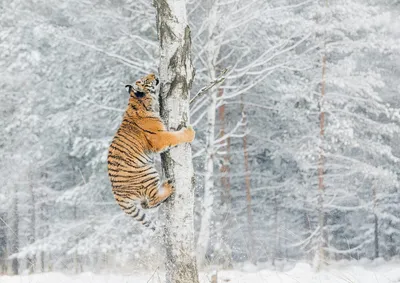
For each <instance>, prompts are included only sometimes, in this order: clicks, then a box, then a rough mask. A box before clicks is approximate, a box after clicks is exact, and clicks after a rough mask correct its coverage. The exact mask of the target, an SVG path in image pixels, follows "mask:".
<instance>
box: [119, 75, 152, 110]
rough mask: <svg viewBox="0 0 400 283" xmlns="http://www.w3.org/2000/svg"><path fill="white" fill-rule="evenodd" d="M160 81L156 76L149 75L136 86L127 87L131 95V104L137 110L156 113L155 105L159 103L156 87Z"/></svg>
mask: <svg viewBox="0 0 400 283" xmlns="http://www.w3.org/2000/svg"><path fill="white" fill-rule="evenodd" d="M158 83H159V80H158V79H157V77H156V75H154V74H149V75H147V76H145V77H143V78H141V79H140V80H137V81H136V82H135V84H134V85H133V86H132V85H126V86H125V87H127V88H128V92H129V94H130V98H129V103H130V104H131V106H132V108H133V109H135V110H145V111H154V105H155V103H156V102H157V95H156V86H157V85H158Z"/></svg>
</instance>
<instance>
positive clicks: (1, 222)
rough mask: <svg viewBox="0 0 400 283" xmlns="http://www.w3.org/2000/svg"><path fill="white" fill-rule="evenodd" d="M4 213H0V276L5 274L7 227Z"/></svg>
mask: <svg viewBox="0 0 400 283" xmlns="http://www.w3.org/2000/svg"><path fill="white" fill-rule="evenodd" d="M5 219H6V213H5V212H2V213H0V275H1V274H6V273H7V226H6V225H5V221H6V220H5Z"/></svg>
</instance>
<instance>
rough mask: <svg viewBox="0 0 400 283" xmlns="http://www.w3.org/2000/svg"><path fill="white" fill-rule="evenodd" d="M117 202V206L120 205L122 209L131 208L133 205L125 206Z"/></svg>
mask: <svg viewBox="0 0 400 283" xmlns="http://www.w3.org/2000/svg"><path fill="white" fill-rule="evenodd" d="M118 204H119V206H121V207H122V208H124V209H131V208H132V207H134V206H135V205H133V204H132V206H130V207H126V206H124V205H122V204H121V203H118Z"/></svg>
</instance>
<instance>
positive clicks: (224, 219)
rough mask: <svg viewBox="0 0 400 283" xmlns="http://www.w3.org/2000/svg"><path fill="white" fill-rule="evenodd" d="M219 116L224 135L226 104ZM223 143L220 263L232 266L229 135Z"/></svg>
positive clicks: (222, 91)
mask: <svg viewBox="0 0 400 283" xmlns="http://www.w3.org/2000/svg"><path fill="white" fill-rule="evenodd" d="M223 94H224V90H223V89H222V88H220V89H219V94H218V96H219V97H222V96H223ZM218 118H219V121H220V127H221V132H220V136H221V137H223V136H224V135H225V104H222V105H221V107H219V109H218ZM221 143H222V144H223V143H226V146H225V154H224V156H223V159H222V164H221V166H220V169H219V172H220V174H221V187H222V190H221V208H222V213H221V217H220V224H221V225H220V226H221V232H220V235H219V236H218V240H219V241H220V247H219V249H220V253H221V258H220V264H222V266H223V268H232V251H231V249H230V247H229V245H228V243H227V241H228V238H229V235H228V232H229V228H231V227H232V224H233V223H232V217H231V210H232V196H231V183H230V180H229V164H230V156H229V151H230V145H231V144H230V143H231V140H230V138H229V137H228V138H227V139H226V140H225V141H221Z"/></svg>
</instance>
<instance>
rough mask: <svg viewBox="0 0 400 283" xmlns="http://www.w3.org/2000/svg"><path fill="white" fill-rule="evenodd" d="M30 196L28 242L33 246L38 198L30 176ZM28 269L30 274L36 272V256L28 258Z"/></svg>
mask: <svg viewBox="0 0 400 283" xmlns="http://www.w3.org/2000/svg"><path fill="white" fill-rule="evenodd" d="M29 182H30V184H29V194H30V201H31V203H30V208H29V210H28V212H29V216H30V223H29V224H30V225H29V226H30V227H29V230H30V231H29V236H28V242H29V244H30V245H32V244H33V243H34V242H35V241H36V198H35V191H34V188H33V184H32V182H33V178H32V176H30V178H29ZM26 265H27V266H26V267H27V268H28V269H29V272H30V273H34V272H35V265H36V254H32V255H28V256H27V258H26Z"/></svg>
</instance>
